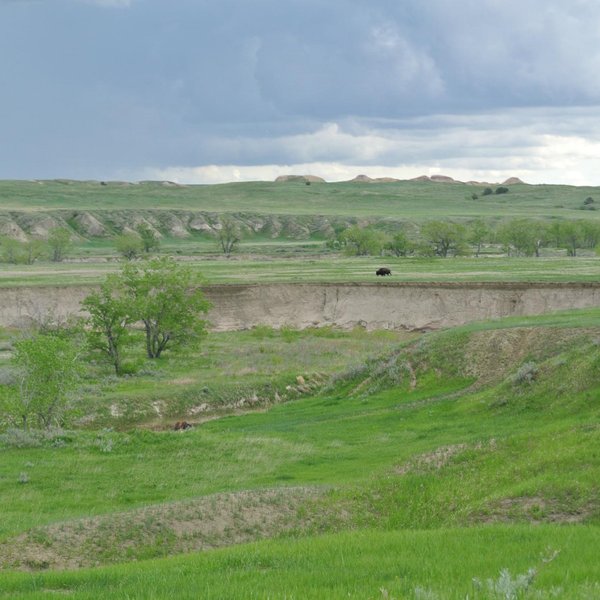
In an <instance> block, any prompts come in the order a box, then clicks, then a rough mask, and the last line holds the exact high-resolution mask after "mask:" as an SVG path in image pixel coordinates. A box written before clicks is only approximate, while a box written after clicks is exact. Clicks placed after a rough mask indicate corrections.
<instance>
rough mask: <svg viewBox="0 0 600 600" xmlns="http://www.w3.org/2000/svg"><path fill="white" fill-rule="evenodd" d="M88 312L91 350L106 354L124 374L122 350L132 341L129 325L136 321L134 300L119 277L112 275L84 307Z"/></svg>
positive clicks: (86, 300)
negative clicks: (131, 300) (132, 300)
mask: <svg viewBox="0 0 600 600" xmlns="http://www.w3.org/2000/svg"><path fill="white" fill-rule="evenodd" d="M81 304H82V307H83V308H84V309H85V310H86V311H87V312H88V314H89V317H88V319H87V321H86V324H87V326H88V328H87V332H86V333H87V341H88V345H89V346H90V348H93V349H96V350H99V351H100V352H101V353H102V354H104V355H105V356H106V357H107V358H108V360H109V361H110V362H111V364H112V365H113V367H114V368H115V373H116V374H117V375H121V373H122V360H123V358H122V350H123V347H124V346H125V345H126V344H127V343H128V342H129V340H130V332H129V329H128V327H129V325H130V324H131V323H132V321H133V316H132V311H131V310H130V309H131V306H130V304H131V303H130V299H129V298H128V297H127V296H126V295H125V293H124V288H123V284H122V281H121V279H120V278H119V276H115V275H109V276H108V277H107V279H106V281H105V282H104V283H103V284H102V285H101V286H100V289H99V290H98V291H96V292H92V293H91V294H90V295H89V296H87V297H86V298H85V299H84V300H83V302H82V303H81Z"/></svg>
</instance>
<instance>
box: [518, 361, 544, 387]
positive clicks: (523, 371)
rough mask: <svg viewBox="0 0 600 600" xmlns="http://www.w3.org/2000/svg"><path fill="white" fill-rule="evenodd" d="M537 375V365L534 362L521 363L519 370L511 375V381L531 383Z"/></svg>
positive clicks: (520, 383)
mask: <svg viewBox="0 0 600 600" xmlns="http://www.w3.org/2000/svg"><path fill="white" fill-rule="evenodd" d="M537 375H538V366H537V365H536V364H535V363H534V362H528V363H525V364H524V365H521V367H520V368H519V370H518V371H517V372H516V373H515V374H514V375H513V376H512V383H513V384H515V385H523V384H530V383H533V382H534V381H535V380H536V378H537Z"/></svg>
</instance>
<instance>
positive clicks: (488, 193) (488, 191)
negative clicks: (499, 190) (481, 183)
mask: <svg viewBox="0 0 600 600" xmlns="http://www.w3.org/2000/svg"><path fill="white" fill-rule="evenodd" d="M493 193H494V190H493V189H492V188H491V187H486V188H484V190H483V192H481V195H482V196H491V195H492V194H493Z"/></svg>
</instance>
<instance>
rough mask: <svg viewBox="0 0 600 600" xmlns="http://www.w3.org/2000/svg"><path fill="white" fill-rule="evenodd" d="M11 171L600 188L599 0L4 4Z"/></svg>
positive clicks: (2, 100)
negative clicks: (512, 181) (519, 182)
mask: <svg viewBox="0 0 600 600" xmlns="http://www.w3.org/2000/svg"><path fill="white" fill-rule="evenodd" d="M0 77H1V78H2V80H1V84H0V178H4V179H6V178H14V179H33V178H54V177H70V178H77V179H127V180H139V179H171V180H177V181H181V182H189V183H214V182H221V181H232V180H237V179H240V180H247V179H267V180H268V179H273V178H274V177H276V176H277V175H280V174H287V173H298V174H302V173H310V174H314V175H320V176H322V177H324V178H325V179H327V180H342V179H349V178H352V177H354V176H355V175H358V174H359V173H365V174H367V175H370V176H372V177H377V176H383V175H389V176H396V177H401V178H408V177H415V176H417V175H421V174H430V175H431V174H435V173H443V174H446V175H451V176H453V177H455V178H458V179H463V180H469V179H477V180H487V181H501V180H503V179H505V178H507V177H509V176H512V175H515V176H519V177H521V178H522V179H524V180H525V181H528V182H531V183H540V182H548V183H572V184H577V185H580V184H590V185H600V2H599V1H598V0H169V1H167V0H0Z"/></svg>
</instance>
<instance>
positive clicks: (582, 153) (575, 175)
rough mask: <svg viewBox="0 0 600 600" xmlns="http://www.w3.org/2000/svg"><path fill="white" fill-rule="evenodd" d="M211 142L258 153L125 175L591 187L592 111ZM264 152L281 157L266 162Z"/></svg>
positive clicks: (596, 171) (506, 114) (595, 166)
mask: <svg viewBox="0 0 600 600" xmlns="http://www.w3.org/2000/svg"><path fill="white" fill-rule="evenodd" d="M596 124H598V125H596ZM218 144H219V150H220V151H222V152H220V154H222V155H227V154H228V153H231V152H232V149H233V148H234V147H235V149H236V152H235V154H236V155H238V156H242V157H244V156H246V157H251V156H255V157H260V160H256V161H251V162H245V161H240V163H239V164H227V163H226V162H225V161H223V162H224V164H220V165H219V164H213V165H210V164H209V165H200V166H192V167H189V166H188V167H185V166H173V167H168V168H158V169H147V170H144V171H142V172H139V173H137V174H134V175H135V176H134V178H139V179H145V178H150V179H172V180H176V181H180V182H193V183H221V182H226V181H243V180H272V179H275V177H277V176H279V175H287V174H290V173H295V174H307V173H308V174H313V175H319V176H321V177H323V178H324V179H326V180H328V181H340V180H346V179H352V178H353V177H355V176H356V175H357V174H360V173H365V174H367V175H369V176H371V177H384V176H389V177H396V178H399V179H403V178H411V177H416V176H418V175H422V174H427V175H432V174H436V173H443V174H445V175H449V176H451V177H454V178H456V179H459V180H462V181H469V180H483V181H502V180H504V179H507V178H508V177H512V176H518V177H520V178H521V179H523V180H525V181H528V182H530V183H566V184H573V185H598V184H600V158H599V157H600V108H578V109H573V110H572V111H565V110H564V109H560V110H559V109H551V110H542V109H538V110H534V109H526V110H525V109H523V110H513V111H502V112H496V113H482V114H476V115H436V116H433V117H431V118H419V119H414V120H406V121H398V122H393V121H392V122H389V121H377V122H373V123H371V124H369V123H367V122H363V121H360V120H354V121H348V122H345V123H333V122H332V123H326V124H324V125H322V126H321V127H320V128H318V129H316V130H315V131H312V132H308V133H301V134H295V135H287V136H279V137H272V138H267V139H260V140H258V139H255V138H235V139H232V140H227V141H222V140H221V141H219V142H218ZM223 144H225V147H223ZM228 145H229V146H228ZM273 156H278V157H282V158H283V160H279V161H273V160H272V159H271V160H269V157H273ZM252 162H255V163H262V164H252Z"/></svg>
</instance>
